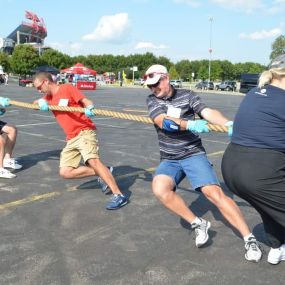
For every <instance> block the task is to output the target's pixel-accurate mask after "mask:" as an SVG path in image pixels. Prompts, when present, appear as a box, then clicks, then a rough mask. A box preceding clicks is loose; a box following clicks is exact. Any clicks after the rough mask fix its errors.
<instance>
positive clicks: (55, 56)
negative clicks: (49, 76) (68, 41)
mask: <svg viewBox="0 0 285 285" xmlns="http://www.w3.org/2000/svg"><path fill="white" fill-rule="evenodd" d="M40 61H41V63H40V64H42V65H44V64H46V65H50V66H53V67H56V68H58V69H63V68H66V67H68V66H69V65H71V63H72V60H71V57H70V56H68V55H66V54H63V53H61V52H59V51H57V50H55V49H48V50H46V51H44V52H43V54H42V56H41V57H40Z"/></svg>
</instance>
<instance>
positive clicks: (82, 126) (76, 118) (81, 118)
mask: <svg viewBox="0 0 285 285" xmlns="http://www.w3.org/2000/svg"><path fill="white" fill-rule="evenodd" d="M84 98H85V96H84V95H83V94H82V93H81V92H80V91H79V90H78V89H77V88H75V87H74V86H72V85H71V84H63V85H60V86H59V89H58V91H57V93H56V94H55V95H45V96H44V97H43V99H45V100H46V101H47V102H48V104H49V105H58V106H69V107H84V106H83V105H82V104H81V102H80V100H82V99H84ZM52 112H53V114H54V116H55V118H56V120H57V122H58V123H59V125H60V126H61V127H62V129H63V130H64V132H65V134H66V140H70V139H72V138H74V137H76V136H77V135H78V134H79V133H80V131H82V130H96V126H95V124H94V123H93V122H92V121H91V120H90V119H89V118H88V117H87V116H86V115H85V114H84V113H79V112H64V111H52Z"/></svg>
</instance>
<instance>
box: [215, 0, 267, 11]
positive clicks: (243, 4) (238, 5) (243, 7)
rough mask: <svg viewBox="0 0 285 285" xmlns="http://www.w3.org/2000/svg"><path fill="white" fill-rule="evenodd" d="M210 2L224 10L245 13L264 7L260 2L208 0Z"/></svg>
mask: <svg viewBox="0 0 285 285" xmlns="http://www.w3.org/2000/svg"><path fill="white" fill-rule="evenodd" d="M210 2H212V3H214V4H218V5H220V6H222V7H224V8H228V9H233V10H239V11H245V12H246V13H251V12H253V11H256V10H257V9H260V8H263V7H264V4H263V1H262V0H210Z"/></svg>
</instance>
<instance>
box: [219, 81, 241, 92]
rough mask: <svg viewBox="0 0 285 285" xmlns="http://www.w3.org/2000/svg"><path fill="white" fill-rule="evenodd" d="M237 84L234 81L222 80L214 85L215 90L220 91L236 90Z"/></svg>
mask: <svg viewBox="0 0 285 285" xmlns="http://www.w3.org/2000/svg"><path fill="white" fill-rule="evenodd" d="M236 88H237V84H236V82H235V81H229V80H227V81H222V82H221V83H219V84H217V85H216V90H221V91H225V90H226V91H236Z"/></svg>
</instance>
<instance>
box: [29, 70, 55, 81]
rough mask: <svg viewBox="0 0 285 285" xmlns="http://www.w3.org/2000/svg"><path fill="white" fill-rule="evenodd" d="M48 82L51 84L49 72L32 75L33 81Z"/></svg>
mask: <svg viewBox="0 0 285 285" xmlns="http://www.w3.org/2000/svg"><path fill="white" fill-rule="evenodd" d="M36 79H38V80H41V81H42V80H48V81H49V82H53V79H52V75H51V74H50V73H49V72H38V73H36V74H35V75H34V78H33V81H34V80H36Z"/></svg>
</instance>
